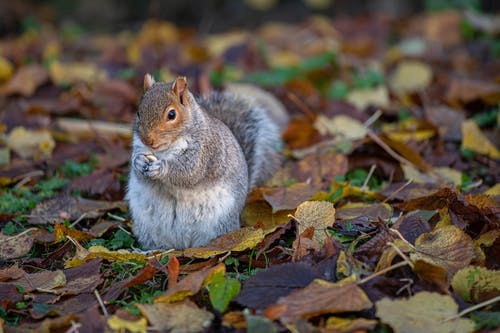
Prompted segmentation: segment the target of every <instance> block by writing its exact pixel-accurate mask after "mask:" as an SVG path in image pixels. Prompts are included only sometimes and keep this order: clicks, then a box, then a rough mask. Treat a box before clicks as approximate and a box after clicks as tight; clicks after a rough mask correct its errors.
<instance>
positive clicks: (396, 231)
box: [389, 228, 416, 250]
mask: <svg viewBox="0 0 500 333" xmlns="http://www.w3.org/2000/svg"><path fill="white" fill-rule="evenodd" d="M389 231H390V232H392V233H395V234H396V236H398V237H399V238H400V239H401V240H402V241H403V242H405V244H406V245H408V246H409V247H410V249H412V250H416V249H415V246H413V244H412V243H410V242H408V241H407V240H406V238H404V237H403V235H401V233H400V232H399V230H397V229H394V228H389Z"/></svg>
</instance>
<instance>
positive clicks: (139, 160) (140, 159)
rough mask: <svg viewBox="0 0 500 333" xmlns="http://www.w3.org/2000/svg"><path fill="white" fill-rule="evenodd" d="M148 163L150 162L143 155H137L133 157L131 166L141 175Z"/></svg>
mask: <svg viewBox="0 0 500 333" xmlns="http://www.w3.org/2000/svg"><path fill="white" fill-rule="evenodd" d="M150 163H151V161H150V160H149V159H148V158H147V157H146V155H145V154H138V155H136V156H135V157H134V160H133V162H132V166H133V167H134V169H135V170H136V171H137V172H138V173H140V174H142V173H143V171H144V170H145V169H146V168H147V166H148V165H149V164H150Z"/></svg>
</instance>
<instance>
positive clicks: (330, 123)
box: [314, 115, 367, 140]
mask: <svg viewBox="0 0 500 333" xmlns="http://www.w3.org/2000/svg"><path fill="white" fill-rule="evenodd" d="M314 127H315V128H316V129H317V130H318V132H319V133H320V134H321V135H326V134H330V135H332V136H334V137H340V138H343V139H346V140H359V139H363V138H364V137H365V135H366V132H367V129H366V127H365V126H364V125H363V124H362V123H361V122H360V121H359V120H357V119H354V118H351V117H349V116H345V115H339V116H335V117H333V118H327V117H325V116H323V115H319V116H317V117H316V120H315V121H314Z"/></svg>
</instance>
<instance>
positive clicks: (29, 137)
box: [7, 127, 56, 160]
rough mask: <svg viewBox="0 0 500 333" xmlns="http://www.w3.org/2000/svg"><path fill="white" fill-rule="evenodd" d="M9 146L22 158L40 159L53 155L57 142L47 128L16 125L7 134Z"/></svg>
mask: <svg viewBox="0 0 500 333" xmlns="http://www.w3.org/2000/svg"><path fill="white" fill-rule="evenodd" d="M7 146H8V147H9V148H10V149H12V150H13V151H15V152H16V153H17V154H18V155H19V156H21V157H22V158H33V159H35V160H40V159H47V158H49V157H50V156H51V155H52V151H53V150H54V148H55V146H56V142H55V141H54V139H53V138H52V135H51V134H50V132H49V131H48V130H46V129H39V130H31V129H26V128H24V127H16V128H14V129H13V130H12V131H11V132H10V133H9V135H8V136H7Z"/></svg>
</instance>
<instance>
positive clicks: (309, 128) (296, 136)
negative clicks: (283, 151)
mask: <svg viewBox="0 0 500 333" xmlns="http://www.w3.org/2000/svg"><path fill="white" fill-rule="evenodd" d="M283 140H285V142H286V143H287V145H288V146H289V147H290V148H292V149H300V148H305V147H307V146H310V145H312V144H314V143H317V142H319V140H320V135H319V133H318V131H317V130H316V129H315V128H314V126H313V125H312V123H311V120H310V119H309V118H307V117H303V118H294V119H292V121H291V122H290V124H289V125H288V128H287V130H286V131H285V133H283Z"/></svg>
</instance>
